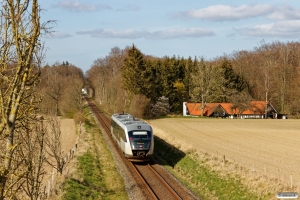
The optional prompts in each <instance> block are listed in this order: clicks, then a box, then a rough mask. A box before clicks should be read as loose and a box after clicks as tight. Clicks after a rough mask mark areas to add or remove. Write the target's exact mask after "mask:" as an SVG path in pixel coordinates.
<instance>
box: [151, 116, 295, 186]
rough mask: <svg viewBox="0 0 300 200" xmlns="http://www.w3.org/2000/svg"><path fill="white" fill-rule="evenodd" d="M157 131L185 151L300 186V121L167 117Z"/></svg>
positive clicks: (155, 127) (154, 125) (158, 123)
mask: <svg viewBox="0 0 300 200" xmlns="http://www.w3.org/2000/svg"><path fill="white" fill-rule="evenodd" d="M148 122H149V123H150V124H151V126H152V128H153V130H154V134H155V135H157V136H158V137H160V138H162V139H165V140H166V141H168V142H169V143H171V144H172V145H174V146H175V147H178V148H180V149H181V150H183V151H188V150H196V151H200V152H205V153H208V154H209V155H212V156H217V157H218V158H220V160H221V159H222V157H223V155H225V158H226V160H229V161H231V162H234V163H238V164H240V165H242V166H244V167H247V168H249V169H252V170H253V169H254V170H255V171H260V172H262V173H266V175H268V176H270V177H273V178H279V179H281V180H283V181H287V182H288V181H289V180H290V178H291V174H292V180H293V183H294V185H298V186H300V120H293V119H285V120H279V119H276V120H275V119H268V120H264V119H208V118H207V119H204V118H165V119H155V120H149V121H148Z"/></svg>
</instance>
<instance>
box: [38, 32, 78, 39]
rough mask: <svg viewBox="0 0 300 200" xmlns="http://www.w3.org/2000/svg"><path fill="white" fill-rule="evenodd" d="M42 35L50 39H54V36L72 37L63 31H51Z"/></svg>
mask: <svg viewBox="0 0 300 200" xmlns="http://www.w3.org/2000/svg"><path fill="white" fill-rule="evenodd" d="M44 37H45V38H50V39H56V38H68V37H72V35H70V34H68V33H63V32H51V33H47V34H46V35H45V36H44Z"/></svg>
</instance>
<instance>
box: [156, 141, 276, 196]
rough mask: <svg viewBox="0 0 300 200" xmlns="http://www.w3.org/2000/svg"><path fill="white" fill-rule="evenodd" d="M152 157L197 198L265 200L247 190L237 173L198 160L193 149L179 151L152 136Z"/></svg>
mask: <svg viewBox="0 0 300 200" xmlns="http://www.w3.org/2000/svg"><path fill="white" fill-rule="evenodd" d="M154 155H155V158H156V159H157V160H159V161H161V162H162V164H163V165H165V167H166V168H167V169H168V170H169V171H170V172H171V173H172V174H173V175H174V176H176V177H177V178H178V179H179V180H181V181H182V182H183V183H184V184H185V185H186V186H187V187H189V188H190V189H191V190H192V191H194V193H195V194H196V195H197V196H199V197H200V198H201V199H204V200H205V199H210V200H212V199H224V200H226V199H228V200H234V199H237V200H241V199H249V200H253V199H269V198H270V196H269V195H265V196H261V195H260V194H256V193H255V192H253V191H250V190H249V188H248V187H247V186H245V185H244V184H242V178H241V177H239V176H234V177H233V176H231V175H230V174H227V175H224V174H222V175H221V174H220V173H218V172H217V171H215V170H213V169H212V168H211V167H210V166H209V165H207V162H208V161H207V160H205V159H204V160H199V156H197V155H196V153H195V152H192V151H191V152H187V153H185V152H182V151H181V150H179V149H178V148H176V147H174V146H172V145H170V144H168V143H166V142H165V141H164V140H162V139H160V138H158V137H155V150H154Z"/></svg>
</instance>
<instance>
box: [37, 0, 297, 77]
mask: <svg viewBox="0 0 300 200" xmlns="http://www.w3.org/2000/svg"><path fill="white" fill-rule="evenodd" d="M39 4H40V7H41V9H42V12H41V22H42V23H45V22H47V21H49V20H51V21H53V22H54V23H51V24H49V27H51V29H50V31H51V33H50V34H43V35H42V36H41V40H42V41H43V42H44V44H45V47H46V50H47V51H46V58H45V64H48V65H54V64H57V63H63V62H66V61H67V62H69V63H71V64H73V65H75V66H76V67H79V68H81V69H82V70H83V72H86V71H87V70H89V69H90V68H91V66H92V65H93V62H94V61H95V60H97V59H98V58H104V57H105V56H107V55H108V54H109V53H110V51H111V49H112V48H114V47H119V48H120V49H124V48H125V47H127V46H132V45H133V44H134V45H135V46H136V47H137V48H138V49H139V50H140V51H141V52H142V53H143V54H145V55H151V56H155V57H164V56H169V57H172V56H174V55H175V56H176V57H178V56H179V57H184V58H188V57H189V56H191V57H192V58H194V57H203V58H204V59H207V60H209V59H214V58H216V57H219V56H223V55H232V54H233V53H234V52H237V51H242V50H247V51H251V50H253V49H254V48H255V47H258V46H260V44H261V43H262V42H264V43H267V44H268V43H272V42H275V41H280V42H292V41H294V42H298V41H299V39H300V1H299V0H285V1H283V0H269V1H268V0H260V1H244V0H210V1H207V0H51V1H50V0H39Z"/></svg>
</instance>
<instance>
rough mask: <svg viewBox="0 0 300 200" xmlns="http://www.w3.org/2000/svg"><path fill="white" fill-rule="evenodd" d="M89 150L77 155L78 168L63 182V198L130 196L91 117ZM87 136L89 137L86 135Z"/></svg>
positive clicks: (86, 128)
mask: <svg viewBox="0 0 300 200" xmlns="http://www.w3.org/2000/svg"><path fill="white" fill-rule="evenodd" d="M85 130H86V133H85V134H88V135H86V136H83V137H82V138H84V140H85V141H87V142H88V148H89V149H87V150H86V152H85V153H84V154H83V155H82V156H79V157H78V158H77V161H78V164H77V170H76V172H75V173H73V174H72V175H71V177H70V178H68V179H67V180H66V181H65V182H64V183H63V196H62V199H64V200H77V199H78V200H90V199H91V200H96V199H111V200H114V199H122V200H123V199H128V195H127V193H126V191H125V185H124V182H123V179H122V177H121V176H120V175H119V173H118V171H117V168H116V166H115V164H114V161H113V157H112V155H111V153H110V151H109V149H108V147H107V145H106V142H105V140H104V139H103V137H102V133H101V131H100V130H99V128H98V127H97V125H96V123H95V121H94V120H93V119H92V116H91V115H89V116H88V117H87V119H86V121H85ZM87 136H88V137H87Z"/></svg>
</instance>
